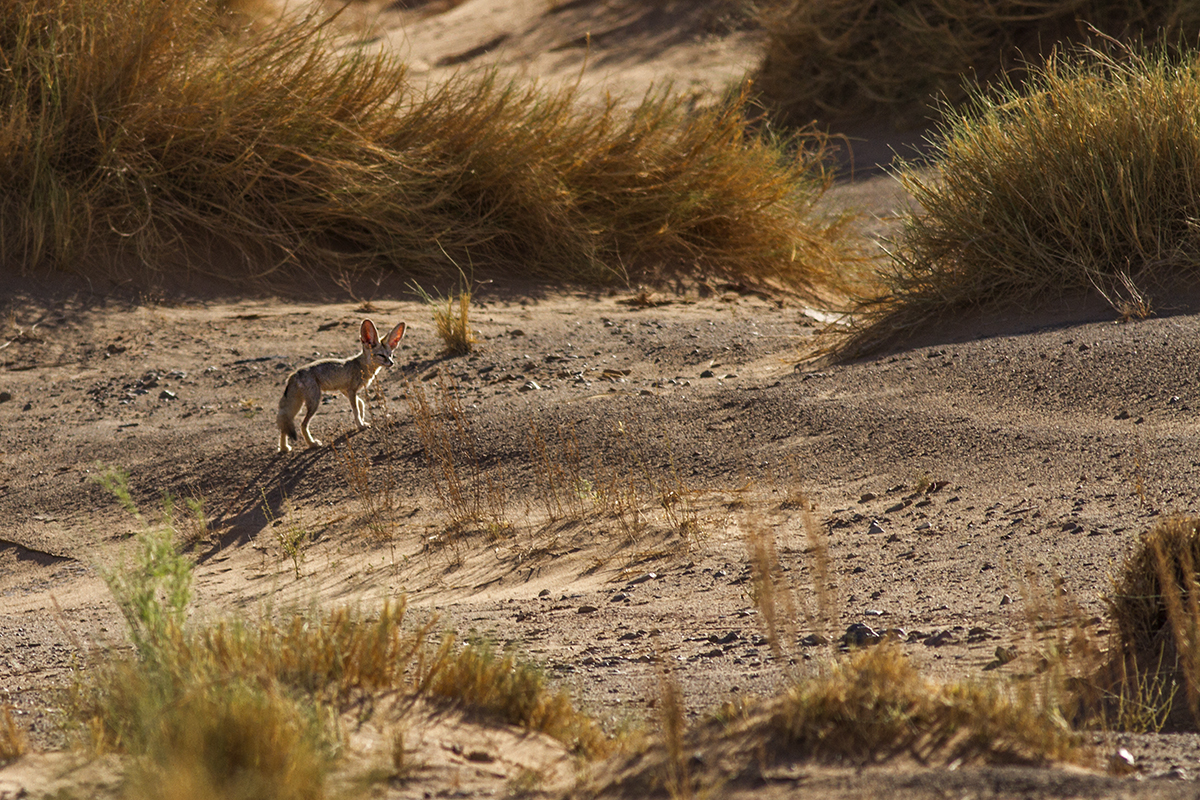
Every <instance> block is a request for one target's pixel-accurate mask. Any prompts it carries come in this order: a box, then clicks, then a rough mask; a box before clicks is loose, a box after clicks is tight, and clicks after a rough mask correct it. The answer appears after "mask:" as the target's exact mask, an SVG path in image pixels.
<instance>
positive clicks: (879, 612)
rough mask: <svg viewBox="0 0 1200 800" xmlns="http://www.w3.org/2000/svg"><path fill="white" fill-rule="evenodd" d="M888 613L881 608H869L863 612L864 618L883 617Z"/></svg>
mask: <svg viewBox="0 0 1200 800" xmlns="http://www.w3.org/2000/svg"><path fill="white" fill-rule="evenodd" d="M885 613H886V612H885V611H884V610H883V609H881V608H868V609H867V610H866V611H864V612H863V616H864V617H882V616H883V615H884V614H885Z"/></svg>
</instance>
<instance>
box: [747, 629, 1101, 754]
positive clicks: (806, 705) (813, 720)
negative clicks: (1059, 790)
mask: <svg viewBox="0 0 1200 800" xmlns="http://www.w3.org/2000/svg"><path fill="white" fill-rule="evenodd" d="M770 725H771V728H772V729H773V730H774V731H775V733H776V736H777V739H776V741H775V744H776V747H777V748H779V750H780V751H782V752H792V753H795V752H796V751H797V750H798V751H800V752H802V753H804V754H805V755H806V756H809V757H818V758H830V757H834V758H839V757H847V758H851V759H853V760H856V761H874V760H879V759H885V758H888V757H890V756H894V755H900V754H911V755H915V756H917V757H918V758H919V759H922V760H934V759H937V760H945V761H951V760H954V759H960V758H961V759H966V760H985V761H999V762H1010V761H1021V762H1042V761H1052V760H1075V759H1078V758H1079V757H1080V752H1081V746H1082V742H1081V738H1080V737H1079V735H1078V734H1076V733H1074V732H1072V731H1071V730H1070V728H1069V726H1068V725H1067V723H1066V721H1065V720H1064V719H1063V717H1062V716H1061V714H1059V713H1058V711H1057V709H1056V707H1055V705H1054V703H1053V702H1048V701H1047V699H1046V698H1044V697H1039V696H1038V695H1037V694H1036V693H1035V692H1034V691H1033V690H1032V689H1031V688H1029V687H1027V686H1021V685H1018V684H1002V683H1000V682H998V681H994V682H989V683H986V684H985V683H946V684H942V683H936V682H934V681H931V680H929V679H927V678H925V677H924V676H922V675H921V674H920V673H919V672H918V671H917V669H916V667H914V666H913V664H912V663H911V662H910V661H909V660H908V659H907V658H906V657H905V656H904V654H903V653H902V652H901V651H900V650H899V649H898V648H895V647H893V646H889V645H879V646H876V647H872V648H869V649H866V650H861V651H858V652H857V653H854V654H852V655H851V656H849V657H848V658H846V659H844V660H842V661H838V662H835V663H834V664H832V665H831V666H830V667H829V668H827V669H826V670H824V671H823V672H822V673H821V674H819V675H817V676H815V677H813V678H809V679H801V680H797V681H796V682H795V683H794V684H793V685H792V686H791V687H789V688H788V689H787V690H786V691H785V693H784V695H783V697H782V699H781V701H780V702H779V704H778V706H776V707H775V709H774V711H773V712H772V718H771V723H770Z"/></svg>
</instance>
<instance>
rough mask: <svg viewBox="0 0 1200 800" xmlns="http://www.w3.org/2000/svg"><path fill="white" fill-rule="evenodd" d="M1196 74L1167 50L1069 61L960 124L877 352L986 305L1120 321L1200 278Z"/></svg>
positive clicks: (946, 139) (932, 186)
mask: <svg viewBox="0 0 1200 800" xmlns="http://www.w3.org/2000/svg"><path fill="white" fill-rule="evenodd" d="M1198 102H1200V72H1198V70H1197V68H1196V63H1195V61H1194V57H1193V56H1175V55H1172V54H1170V53H1169V52H1167V51H1165V50H1163V49H1159V50H1156V51H1133V50H1126V49H1121V48H1114V49H1113V50H1112V51H1111V52H1100V51H1096V50H1084V51H1072V52H1069V53H1060V54H1057V55H1056V56H1055V57H1053V58H1051V59H1050V60H1049V61H1048V62H1047V63H1046V64H1045V65H1044V66H1043V67H1041V68H1039V69H1038V70H1036V71H1035V72H1034V73H1033V74H1032V75H1031V76H1030V77H1029V79H1028V80H1027V81H1026V82H1025V84H1023V85H1022V86H1021V87H1019V88H1018V87H1015V86H1012V85H1007V86H1005V87H1004V88H1002V89H997V90H994V91H992V92H989V93H982V92H981V93H979V94H977V95H976V96H975V99H974V102H973V104H972V105H971V106H970V107H968V108H965V109H963V110H961V111H959V112H955V113H954V114H952V115H950V116H949V117H948V120H947V121H946V122H945V123H944V126H943V131H942V133H943V137H942V141H941V143H940V144H939V145H938V147H937V150H936V156H937V160H936V162H935V164H934V166H933V167H932V168H931V169H923V168H917V167H912V168H909V169H907V170H906V171H905V172H904V173H903V174H902V175H901V181H902V182H903V183H904V185H905V187H906V188H908V190H909V191H910V192H911V194H912V197H913V199H914V200H915V201H916V202H917V203H918V204H919V206H920V208H921V209H922V210H921V212H920V213H918V214H915V215H913V216H912V217H910V218H909V219H908V220H907V222H906V225H905V228H904V230H903V232H902V233H901V234H900V235H899V236H898V238H897V240H896V241H895V242H894V243H893V244H892V249H891V260H890V263H889V265H888V266H887V268H886V269H885V270H884V275H883V281H884V283H885V285H886V289H885V291H884V292H883V295H882V297H880V298H875V299H873V300H871V301H869V302H867V303H866V304H865V305H864V308H863V310H864V320H865V321H864V323H863V324H862V325H861V326H860V329H859V331H858V333H857V335H856V337H855V338H854V340H853V342H852V343H851V345H850V348H851V349H866V348H870V347H877V346H881V345H886V344H888V343H893V342H897V341H900V340H902V339H903V338H904V337H905V336H906V335H907V334H909V333H911V332H912V330H914V329H915V328H918V327H920V326H922V325H928V324H930V323H932V322H935V321H936V320H939V319H947V318H949V317H951V316H952V315H954V314H958V313H962V312H969V311H972V310H975V309H980V308H992V309H995V308H1005V307H1007V308H1013V307H1016V308H1032V307H1035V306H1036V305H1038V304H1039V303H1042V302H1045V301H1047V300H1051V299H1054V298H1059V297H1064V296H1069V295H1073V294H1079V293H1094V294H1096V295H1098V296H1100V297H1103V298H1104V299H1106V300H1107V301H1108V302H1109V303H1111V304H1112V306H1113V307H1114V308H1115V309H1116V310H1117V311H1118V312H1119V313H1121V314H1122V316H1124V317H1138V316H1144V315H1145V314H1147V313H1149V312H1150V310H1151V308H1152V305H1153V297H1154V292H1155V291H1156V290H1158V291H1163V290H1167V291H1169V290H1170V288H1171V287H1173V286H1179V285H1182V284H1183V283H1186V282H1187V281H1188V280H1190V278H1191V277H1193V276H1194V275H1195V265H1196V264H1197V263H1200V260H1198V259H1200V235H1198V234H1197V230H1196V227H1195V225H1194V224H1193V221H1194V220H1195V219H1196V218H1197V214H1198V213H1200V207H1198V204H1197V197H1198V195H1197V193H1196V191H1195V181H1196V176H1197V175H1198V174H1200V125H1198V124H1197V118H1196V115H1195V108H1196V106H1197V104H1198Z"/></svg>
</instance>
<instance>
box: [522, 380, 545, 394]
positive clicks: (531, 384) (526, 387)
mask: <svg viewBox="0 0 1200 800" xmlns="http://www.w3.org/2000/svg"><path fill="white" fill-rule="evenodd" d="M541 388H542V387H541V386H539V385H538V382H537V381H525V383H524V384H523V385H522V386H521V391H522V392H536V391H537V390H538V389H541Z"/></svg>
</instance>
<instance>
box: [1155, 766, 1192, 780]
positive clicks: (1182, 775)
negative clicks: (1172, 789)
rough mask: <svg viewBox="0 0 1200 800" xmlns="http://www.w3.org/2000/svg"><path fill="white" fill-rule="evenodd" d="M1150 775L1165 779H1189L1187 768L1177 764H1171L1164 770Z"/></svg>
mask: <svg viewBox="0 0 1200 800" xmlns="http://www.w3.org/2000/svg"><path fill="white" fill-rule="evenodd" d="M1151 777H1153V778H1157V779H1159V780H1165V781H1186V780H1189V778H1188V773H1187V770H1186V769H1184V768H1183V767H1181V766H1179V765H1178V764H1176V765H1174V766H1172V767H1171V768H1170V769H1168V770H1167V771H1165V772H1159V773H1156V774H1154V775H1152V776H1151Z"/></svg>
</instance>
